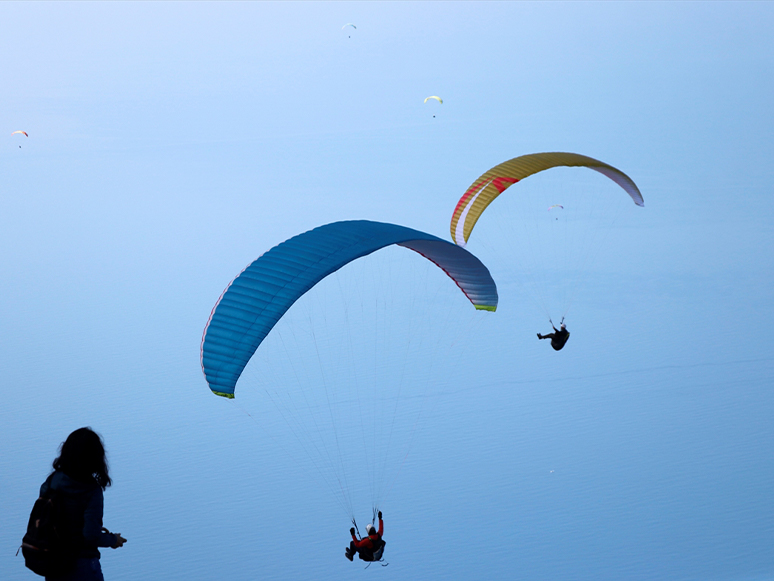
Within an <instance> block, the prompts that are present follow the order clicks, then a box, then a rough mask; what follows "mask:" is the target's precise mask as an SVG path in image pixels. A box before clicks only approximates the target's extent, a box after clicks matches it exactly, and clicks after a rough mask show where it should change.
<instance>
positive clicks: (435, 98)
mask: <svg viewBox="0 0 774 581" xmlns="http://www.w3.org/2000/svg"><path fill="white" fill-rule="evenodd" d="M431 99H432V100H435V101H438V102H439V103H440V104H441V105H443V99H441V98H440V97H439V96H438V95H430V96H429V97H425V103H427V102H428V101H430V100H431ZM433 119H435V115H433Z"/></svg>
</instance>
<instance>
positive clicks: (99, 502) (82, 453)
mask: <svg viewBox="0 0 774 581" xmlns="http://www.w3.org/2000/svg"><path fill="white" fill-rule="evenodd" d="M53 467H54V472H52V473H51V475H50V476H49V477H48V478H47V479H46V481H45V482H44V483H43V485H42V486H41V487H40V495H41V496H45V495H46V493H47V492H49V491H56V492H57V493H58V498H60V499H61V500H60V504H61V506H62V509H63V514H64V516H65V518H64V519H63V520H64V522H65V523H66V528H67V535H68V537H69V538H70V539H71V541H72V543H73V544H72V546H73V550H74V551H75V553H76V555H75V556H76V561H75V569H74V570H73V571H72V572H71V573H68V574H66V575H60V576H57V577H46V580H47V581H104V577H103V576H102V567H101V566H100V563H99V557H100V554H99V549H98V547H112V548H113V549H117V548H118V547H122V546H123V545H124V543H125V542H126V539H125V538H124V537H122V536H121V534H120V533H115V534H114V533H111V532H108V530H107V529H106V528H104V527H103V526H102V507H103V496H102V491H103V490H105V488H107V487H108V486H110V485H111V484H112V481H111V480H110V476H109V475H108V464H107V460H106V459H105V447H104V446H103V444H102V438H101V437H100V436H99V434H97V433H96V432H94V431H92V429H91V428H79V429H77V430H75V431H74V432H73V433H72V434H70V435H69V436H67V440H65V441H64V443H63V444H62V446H61V452H60V454H59V457H58V458H57V459H56V460H54V464H53Z"/></svg>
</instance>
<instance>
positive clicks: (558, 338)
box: [537, 323, 570, 351]
mask: <svg viewBox="0 0 774 581" xmlns="http://www.w3.org/2000/svg"><path fill="white" fill-rule="evenodd" d="M551 327H552V328H553V329H554V332H553V333H549V334H548V335H541V334H540V333H538V334H537V336H538V339H551V347H553V348H554V350H555V351H560V350H561V349H562V347H564V344H565V343H567V339H569V338H570V332H569V331H568V330H567V327H565V325H564V323H561V324H560V325H559V328H558V329H557V328H556V327H554V324H553V323H551Z"/></svg>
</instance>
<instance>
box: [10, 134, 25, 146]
mask: <svg viewBox="0 0 774 581" xmlns="http://www.w3.org/2000/svg"><path fill="white" fill-rule="evenodd" d="M17 133H18V134H19V135H24V137H29V135H27V132H26V131H14V132H13V133H11V135H16V134H17ZM19 149H21V145H20V146H19Z"/></svg>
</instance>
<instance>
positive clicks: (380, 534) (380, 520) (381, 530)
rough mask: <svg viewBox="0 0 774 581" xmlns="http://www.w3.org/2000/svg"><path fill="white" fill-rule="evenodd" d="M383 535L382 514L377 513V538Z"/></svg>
mask: <svg viewBox="0 0 774 581" xmlns="http://www.w3.org/2000/svg"><path fill="white" fill-rule="evenodd" d="M383 534H384V521H383V520H382V513H381V512H380V513H379V536H380V537H381V536H382V535H383Z"/></svg>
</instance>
